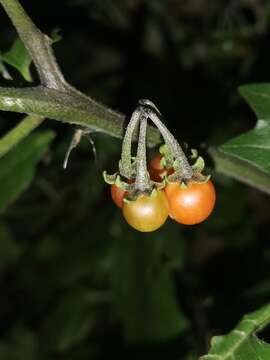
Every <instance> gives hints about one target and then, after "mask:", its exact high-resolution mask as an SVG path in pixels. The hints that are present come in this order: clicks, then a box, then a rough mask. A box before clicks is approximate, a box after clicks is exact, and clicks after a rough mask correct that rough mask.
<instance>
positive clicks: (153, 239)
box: [112, 232, 188, 343]
mask: <svg viewBox="0 0 270 360" xmlns="http://www.w3.org/2000/svg"><path fill="white" fill-rule="evenodd" d="M132 234H133V235H134V236H132ZM167 234H168V232H167ZM164 239H165V237H163V240H164ZM158 240H159V239H158V238H157V235H154V234H153V235H150V234H149V236H148V235H141V234H138V233H136V234H135V232H134V233H131V232H130V233H129V235H128V237H127V234H126V233H125V236H122V237H119V238H118V240H117V241H118V243H117V248H116V249H115V257H114V266H113V270H112V286H113V290H114V291H113V294H114V306H115V310H116V313H117V316H118V317H119V319H120V321H121V323H122V325H123V327H124V334H125V338H126V340H127V341H128V342H132V343H138V342H139V343H140V342H141V343H148V342H158V341H166V340H169V339H172V338H173V337H175V336H177V335H179V334H180V333H181V332H183V331H185V330H187V327H188V320H187V319H186V317H185V316H184V314H183V313H182V311H181V309H180V307H179V304H178V303H177V300H176V293H175V287H174V283H173V279H172V274H171V271H170V268H169V267H168V266H165V264H162V263H161V255H162V254H163V250H164V247H163V246H161V243H160V241H158ZM179 241H181V240H180V239H179Z"/></svg>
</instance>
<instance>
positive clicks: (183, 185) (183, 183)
mask: <svg viewBox="0 0 270 360" xmlns="http://www.w3.org/2000/svg"><path fill="white" fill-rule="evenodd" d="M179 185H180V188H181V189H183V190H184V189H187V188H188V184H187V183H186V182H185V181H181V182H180V183H179Z"/></svg>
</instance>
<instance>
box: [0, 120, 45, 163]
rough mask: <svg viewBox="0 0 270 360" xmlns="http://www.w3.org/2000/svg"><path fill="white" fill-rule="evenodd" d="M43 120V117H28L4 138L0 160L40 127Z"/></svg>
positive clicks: (0, 144) (0, 145) (1, 144)
mask: <svg viewBox="0 0 270 360" xmlns="http://www.w3.org/2000/svg"><path fill="white" fill-rule="evenodd" d="M43 120H44V118H43V117H40V116H36V115H28V116H26V117H25V118H24V119H23V120H22V121H21V122H20V123H19V124H18V125H17V126H15V128H13V129H12V130H10V131H9V132H8V133H7V134H6V135H5V136H4V137H2V139H0V158H1V157H2V156H4V155H5V154H6V153H7V152H8V151H9V150H11V149H12V148H13V147H14V146H15V145H17V144H18V142H20V141H21V140H22V139H24V138H25V137H26V136H27V135H28V134H29V133H30V132H31V131H32V130H34V129H35V128H36V127H38V126H39V125H40V124H41V123H42V121H43Z"/></svg>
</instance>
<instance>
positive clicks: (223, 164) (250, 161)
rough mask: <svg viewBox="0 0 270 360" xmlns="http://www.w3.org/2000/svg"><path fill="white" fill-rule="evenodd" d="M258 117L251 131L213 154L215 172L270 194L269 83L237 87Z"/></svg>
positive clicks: (230, 141)
mask: <svg viewBox="0 0 270 360" xmlns="http://www.w3.org/2000/svg"><path fill="white" fill-rule="evenodd" d="M240 93H241V94H242V95H243V97H244V98H245V99H246V101H247V102H248V103H249V105H250V106H251V108H252V109H253V110H254V112H255V114H256V115H257V117H258V121H257V123H256V126H255V127H254V129H252V130H250V131H248V132H246V133H244V134H242V135H240V136H237V137H236V138H233V139H231V140H229V141H228V142H226V143H225V144H223V145H222V146H220V147H219V149H218V151H216V152H215V151H213V154H212V155H213V156H214V160H215V163H216V166H217V168H218V171H219V170H220V172H223V173H227V174H228V175H231V176H233V177H235V178H237V179H239V180H240V181H243V182H245V183H247V184H249V185H252V186H255V187H257V188H259V189H261V190H263V191H266V192H268V193H270V186H269V183H270V162H269V158H270V84H258V85H257V84H254V85H245V86H242V87H240Z"/></svg>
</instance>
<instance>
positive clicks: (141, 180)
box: [135, 115, 150, 191]
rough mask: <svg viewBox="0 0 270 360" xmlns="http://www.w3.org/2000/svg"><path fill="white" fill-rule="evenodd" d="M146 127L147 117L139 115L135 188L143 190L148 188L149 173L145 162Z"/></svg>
mask: <svg viewBox="0 0 270 360" xmlns="http://www.w3.org/2000/svg"><path fill="white" fill-rule="evenodd" d="M146 129H147V117H146V116H145V115H142V116H141V117H140V134H139V141H138V148H137V157H136V170H137V171H136V180H135V188H136V190H140V191H145V190H147V189H149V188H150V183H149V180H150V178H149V174H148V171H147V163H146Z"/></svg>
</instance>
